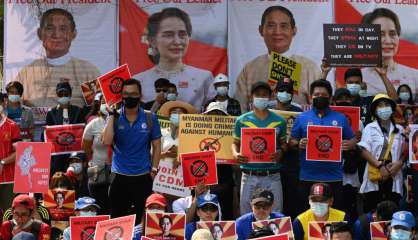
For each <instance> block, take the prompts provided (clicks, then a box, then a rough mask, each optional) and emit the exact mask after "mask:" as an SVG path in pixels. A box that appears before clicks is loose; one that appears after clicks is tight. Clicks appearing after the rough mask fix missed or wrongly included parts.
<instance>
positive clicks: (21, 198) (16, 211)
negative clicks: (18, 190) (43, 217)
mask: <svg viewBox="0 0 418 240" xmlns="http://www.w3.org/2000/svg"><path fill="white" fill-rule="evenodd" d="M34 211H36V207H35V200H34V199H33V198H32V197H29V195H27V194H20V195H18V196H17V197H15V199H14V200H13V203H12V214H13V219H12V220H9V221H5V222H3V224H2V225H1V228H0V238H1V239H2V240H11V239H12V238H13V237H14V236H15V235H17V234H18V233H21V232H28V233H32V234H33V235H34V237H35V239H37V240H49V239H50V236H51V229H50V227H49V226H48V225H47V224H46V223H43V222H40V221H38V220H35V219H34V218H33V215H34Z"/></svg>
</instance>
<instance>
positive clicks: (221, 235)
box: [197, 221, 237, 240]
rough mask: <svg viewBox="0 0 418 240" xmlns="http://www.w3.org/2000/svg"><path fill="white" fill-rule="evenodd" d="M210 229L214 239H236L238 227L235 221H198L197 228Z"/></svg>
mask: <svg viewBox="0 0 418 240" xmlns="http://www.w3.org/2000/svg"><path fill="white" fill-rule="evenodd" d="M201 228H203V229H208V230H209V231H210V232H211V233H212V237H213V239H214V240H235V239H236V234H237V233H236V229H235V222H234V221H218V222H216V221H213V222H197V229H201Z"/></svg>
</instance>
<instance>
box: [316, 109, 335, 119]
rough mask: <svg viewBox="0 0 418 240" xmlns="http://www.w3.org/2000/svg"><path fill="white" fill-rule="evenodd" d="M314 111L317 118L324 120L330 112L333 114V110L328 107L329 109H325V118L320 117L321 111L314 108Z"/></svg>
mask: <svg viewBox="0 0 418 240" xmlns="http://www.w3.org/2000/svg"><path fill="white" fill-rule="evenodd" d="M312 111H313V112H314V113H315V115H316V116H318V117H321V118H323V117H325V116H326V115H328V113H329V112H331V108H329V107H328V108H327V109H325V111H324V115H323V116H320V115H319V110H318V109H316V108H315V107H312Z"/></svg>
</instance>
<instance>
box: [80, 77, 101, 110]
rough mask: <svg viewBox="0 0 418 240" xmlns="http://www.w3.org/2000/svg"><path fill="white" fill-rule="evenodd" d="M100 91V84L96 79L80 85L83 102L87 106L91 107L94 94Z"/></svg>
mask: <svg viewBox="0 0 418 240" xmlns="http://www.w3.org/2000/svg"><path fill="white" fill-rule="evenodd" d="M100 91H101V90H100V84H99V82H98V81H97V79H93V80H91V81H88V82H84V83H82V84H81V92H82V93H83V97H84V101H85V102H86V105H87V106H91V105H92V104H93V102H94V97H95V96H96V93H98V92H100Z"/></svg>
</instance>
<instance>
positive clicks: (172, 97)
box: [167, 93, 177, 101]
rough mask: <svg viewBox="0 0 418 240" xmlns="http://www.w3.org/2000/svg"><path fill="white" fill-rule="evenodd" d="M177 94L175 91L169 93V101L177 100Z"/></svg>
mask: <svg viewBox="0 0 418 240" xmlns="http://www.w3.org/2000/svg"><path fill="white" fill-rule="evenodd" d="M176 100H177V95H176V94H175V93H167V101H176Z"/></svg>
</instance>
